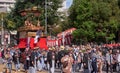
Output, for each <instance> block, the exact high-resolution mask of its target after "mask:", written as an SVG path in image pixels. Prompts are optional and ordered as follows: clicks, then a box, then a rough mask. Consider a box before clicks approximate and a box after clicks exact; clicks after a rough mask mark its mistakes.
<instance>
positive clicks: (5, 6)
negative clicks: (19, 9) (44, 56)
mask: <svg viewBox="0 0 120 73" xmlns="http://www.w3.org/2000/svg"><path fill="white" fill-rule="evenodd" d="M14 4H15V0H0V12H2V11H4V12H9V11H10V8H12V7H14Z"/></svg>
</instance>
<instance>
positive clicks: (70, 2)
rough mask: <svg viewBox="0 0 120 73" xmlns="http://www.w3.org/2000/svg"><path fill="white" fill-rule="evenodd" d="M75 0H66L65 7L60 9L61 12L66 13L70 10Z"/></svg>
mask: <svg viewBox="0 0 120 73" xmlns="http://www.w3.org/2000/svg"><path fill="white" fill-rule="evenodd" d="M72 2H73V0H65V1H64V2H63V7H62V8H59V11H64V10H66V9H68V8H69V7H70V6H71V5H72Z"/></svg>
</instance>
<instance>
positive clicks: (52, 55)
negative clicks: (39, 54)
mask: <svg viewBox="0 0 120 73" xmlns="http://www.w3.org/2000/svg"><path fill="white" fill-rule="evenodd" d="M53 50H54V48H53V47H52V48H49V51H48V53H47V63H48V65H49V66H48V70H49V72H50V73H54V71H55V68H54V65H55V53H54V51H53Z"/></svg>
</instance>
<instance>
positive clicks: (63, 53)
mask: <svg viewBox="0 0 120 73" xmlns="http://www.w3.org/2000/svg"><path fill="white" fill-rule="evenodd" d="M64 55H65V50H64V46H60V51H59V52H58V68H60V69H61V66H62V64H61V58H62V57H63V56H64Z"/></svg>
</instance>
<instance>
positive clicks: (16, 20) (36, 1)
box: [6, 0, 62, 29]
mask: <svg viewBox="0 0 120 73" xmlns="http://www.w3.org/2000/svg"><path fill="white" fill-rule="evenodd" d="M46 4H47V23H48V25H53V24H55V23H56V22H57V20H58V19H59V15H58V14H57V10H58V8H60V7H61V6H62V5H61V4H62V0H47V2H46ZM34 8H37V9H38V10H39V11H40V15H39V16H37V17H36V16H34V14H32V13H27V15H26V16H24V17H23V16H21V14H20V12H21V11H22V10H30V9H34ZM27 18H29V19H30V20H31V21H32V22H33V23H34V25H36V24H37V20H40V22H41V25H45V0H16V4H15V7H14V8H12V9H11V12H10V13H9V14H8V16H7V20H6V22H7V23H6V26H7V28H8V29H17V28H19V27H20V26H23V25H24V21H25V20H26V19H27Z"/></svg>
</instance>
